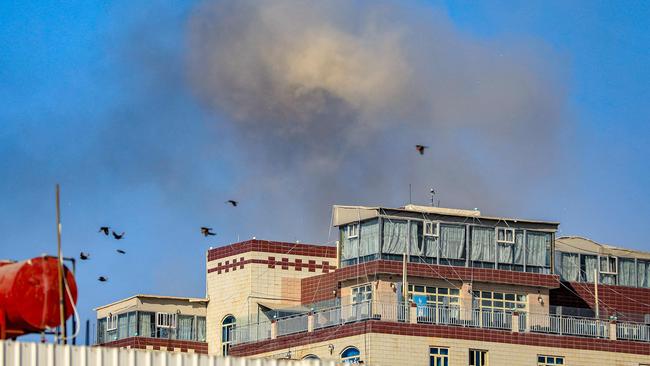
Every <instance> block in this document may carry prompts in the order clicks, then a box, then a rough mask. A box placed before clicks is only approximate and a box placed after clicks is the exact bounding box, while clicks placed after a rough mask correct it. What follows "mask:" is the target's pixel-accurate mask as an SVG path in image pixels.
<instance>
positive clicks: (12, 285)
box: [0, 256, 77, 339]
mask: <svg viewBox="0 0 650 366" xmlns="http://www.w3.org/2000/svg"><path fill="white" fill-rule="evenodd" d="M64 273H65V275H66V276H65V278H66V282H67V284H68V288H69V290H70V295H72V299H73V301H74V303H75V304H76V302H77V284H76V282H75V280H74V276H73V275H72V273H71V272H70V271H69V270H68V269H67V268H66V267H64ZM58 278H59V277H58V260H57V258H56V257H50V256H43V257H38V258H32V259H28V260H26V261H22V262H14V263H7V262H3V263H0V328H4V330H5V331H6V334H5V335H4V337H5V338H13V337H17V336H20V335H23V334H27V333H34V332H40V331H43V330H45V329H46V328H53V327H56V326H59V325H60V324H61V319H60V313H59V311H60V310H59V280H58ZM63 294H64V298H65V300H66V303H65V319H68V318H69V317H70V315H72V312H73V311H72V306H71V301H70V297H69V296H68V294H67V292H66V291H65V289H64V292H63ZM3 323H4V324H3ZM3 325H4V327H3ZM2 330H3V329H0V339H2V338H3V335H2V333H3V332H2Z"/></svg>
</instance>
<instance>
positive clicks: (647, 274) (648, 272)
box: [637, 261, 650, 288]
mask: <svg viewBox="0 0 650 366" xmlns="http://www.w3.org/2000/svg"><path fill="white" fill-rule="evenodd" d="M637 264H638V268H637V273H638V278H639V285H638V286H639V287H645V288H650V261H639V262H638V263H637Z"/></svg>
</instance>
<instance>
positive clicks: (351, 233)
mask: <svg viewBox="0 0 650 366" xmlns="http://www.w3.org/2000/svg"><path fill="white" fill-rule="evenodd" d="M357 237H359V224H349V225H348V239H352V238H357Z"/></svg>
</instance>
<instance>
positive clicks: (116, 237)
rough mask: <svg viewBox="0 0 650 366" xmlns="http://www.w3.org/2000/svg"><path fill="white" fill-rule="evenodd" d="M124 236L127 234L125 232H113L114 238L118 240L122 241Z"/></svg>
mask: <svg viewBox="0 0 650 366" xmlns="http://www.w3.org/2000/svg"><path fill="white" fill-rule="evenodd" d="M124 234H125V233H124V232H122V234H118V233H116V232H115V231H113V237H114V238H115V239H116V240H120V239H122V238H123V237H124Z"/></svg>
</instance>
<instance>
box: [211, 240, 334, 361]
mask: <svg viewBox="0 0 650 366" xmlns="http://www.w3.org/2000/svg"><path fill="white" fill-rule="evenodd" d="M242 257H243V258H244V261H247V260H253V259H258V260H264V261H266V260H268V258H269V257H274V258H275V261H276V264H275V268H269V267H268V265H267V264H259V263H247V264H245V265H244V269H239V266H238V267H237V270H235V271H233V270H232V268H231V269H230V270H229V271H228V272H225V271H223V270H222V271H221V273H218V272H217V271H214V272H210V273H208V274H207V277H206V281H207V296H208V298H209V299H210V302H209V303H208V309H207V321H206V327H207V329H206V336H207V340H208V352H209V353H210V354H218V353H220V352H221V321H222V320H223V319H224V317H226V316H227V315H229V314H232V315H234V316H235V318H236V319H237V324H240V325H241V324H247V323H249V322H256V321H257V320H258V316H259V312H258V309H259V306H258V304H259V303H262V304H264V305H268V306H271V307H278V308H286V307H296V306H299V305H300V290H301V287H300V279H302V278H305V277H310V276H314V275H319V274H322V272H321V270H320V269H317V270H316V272H309V269H308V268H302V270H301V271H297V270H296V269H295V267H294V266H289V267H288V269H282V265H281V264H280V263H279V262H280V261H281V259H282V258H287V259H288V260H289V262H290V263H295V262H296V259H300V260H302V263H303V264H304V265H307V264H308V263H309V260H315V261H316V263H317V264H321V263H322V261H323V260H325V261H329V262H330V263H332V262H333V259H331V258H321V257H310V256H300V255H291V254H278V253H262V252H248V253H242V254H237V255H234V256H231V257H225V258H220V259H217V260H213V261H210V262H208V263H207V268H208V269H211V268H215V267H217V265H218V263H221V264H222V265H224V264H225V262H226V261H228V262H229V263H232V261H233V259H236V260H237V262H240V260H241V258H242Z"/></svg>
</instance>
